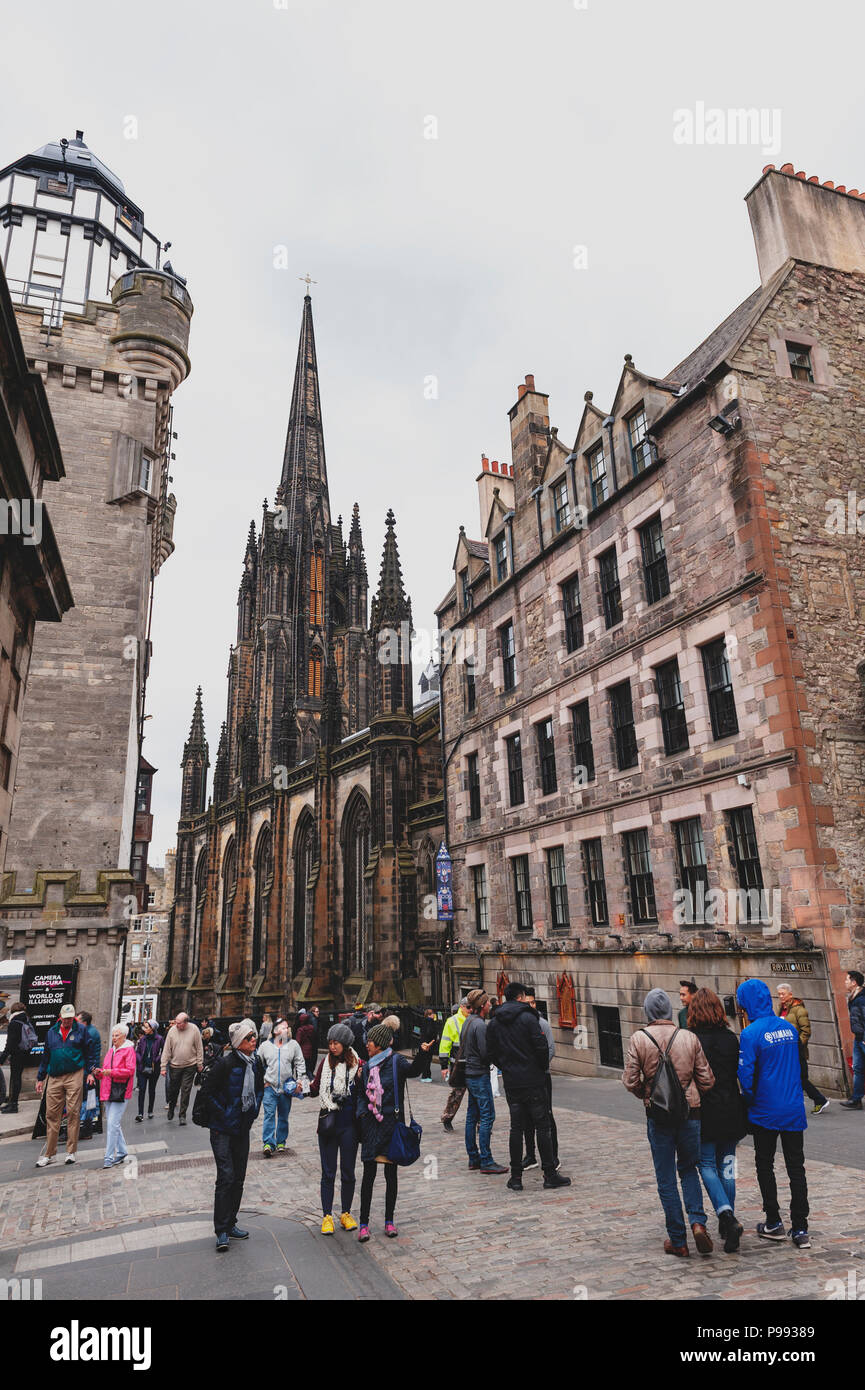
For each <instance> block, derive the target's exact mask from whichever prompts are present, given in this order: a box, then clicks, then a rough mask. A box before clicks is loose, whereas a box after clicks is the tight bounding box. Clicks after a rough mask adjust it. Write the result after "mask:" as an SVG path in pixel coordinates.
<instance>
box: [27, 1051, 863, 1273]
mask: <svg viewBox="0 0 865 1390" xmlns="http://www.w3.org/2000/svg"><path fill="white" fill-rule="evenodd" d="M410 1091H411V1099H412V1105H413V1107H414V1111H415V1114H416V1116H417V1118H418V1119H419V1120H420V1121H421V1123H422V1124H423V1126H424V1143H423V1157H422V1160H421V1162H420V1163H418V1164H417V1165H415V1167H413V1168H410V1169H408V1170H403V1172H402V1173H401V1174H400V1194H399V1202H398V1206H397V1223H398V1225H399V1229H400V1236H399V1239H398V1240H395V1241H387V1240H385V1238H384V1235H383V1231H382V1225H383V1214H382V1213H383V1195H384V1194H383V1184H382V1183H381V1182H379V1184H378V1186H377V1191H376V1194H375V1197H374V1201H373V1220H372V1230H373V1238H372V1240H371V1241H370V1243H369V1245H367V1246H366V1247H362V1246H360V1245H359V1244H358V1242H357V1240H356V1238H355V1237H354V1236H353V1235H348V1234H344V1233H342V1232H339V1231H338V1233H337V1235H336V1236H331V1237H327V1236H322V1235H321V1234H320V1232H319V1226H320V1221H321V1216H320V1211H319V1206H318V1181H319V1165H318V1152H317V1146H316V1142H315V1121H316V1115H317V1107H316V1106H315V1105H314V1104H310V1103H296V1104H295V1106H294V1108H293V1111H292V1117H291V1132H290V1137H289V1145H290V1148H291V1150H292V1152H291V1153H290V1154H286V1155H285V1156H283V1157H281V1158H278V1159H273V1160H271V1161H268V1162H265V1161H264V1160H263V1159H262V1158H261V1156H260V1152H259V1151H258V1149H257V1141H258V1138H259V1134H260V1122H259V1123H258V1124H257V1125H256V1128H255V1130H254V1131H253V1139H254V1148H253V1153H252V1157H251V1161H250V1165H249V1173H248V1177H247V1183H246V1191H245V1198H244V1204H243V1207H242V1213H241V1215H242V1219H243V1221H244V1222H245V1223H246V1224H248V1225H249V1227H250V1228H251V1230H252V1233H253V1238H252V1239H251V1240H250V1241H248V1242H245V1243H243V1244H238V1243H235V1244H233V1245H232V1249H231V1251H230V1253H229V1256H228V1257H227V1258H226V1259H217V1257H216V1255H215V1253H214V1249H213V1234H212V1228H211V1221H210V1214H211V1200H212V1192H213V1177H214V1170H213V1162H212V1158H211V1155H210V1151H209V1148H208V1146H207V1136H206V1133H205V1132H204V1131H202V1130H199V1129H196V1128H195V1127H194V1126H192V1125H191V1124H190V1125H187V1127H186V1128H185V1129H182V1130H181V1129H178V1127H177V1125H176V1122H175V1124H173V1125H169V1124H168V1122H167V1121H166V1120H165V1119H164V1118H163V1117H164V1113H165V1112H164V1111H163V1110H161V1109H160V1111H159V1115H158V1117H157V1119H155V1120H154V1122H153V1123H152V1125H144V1126H139V1125H136V1124H135V1123H134V1122H133V1119H132V1115H131V1114H130V1115H129V1116H128V1122H127V1123H125V1126H124V1129H125V1133H126V1137H127V1143H128V1144H129V1146H130V1150H131V1151H133V1150H134V1151H135V1163H134V1164H133V1165H131V1166H130V1167H129V1169H128V1170H124V1169H122V1168H119V1169H115V1170H114V1171H103V1170H102V1168H101V1166H99V1165H101V1161H102V1147H101V1141H100V1140H99V1139H98V1138H97V1139H95V1140H94V1141H93V1143H92V1144H89V1145H84V1146H82V1150H81V1158H80V1161H79V1163H78V1164H77V1165H76V1167H75V1168H71V1167H69V1168H66V1167H65V1166H63V1165H62V1164H60V1165H59V1166H58V1167H55V1168H50V1169H48V1170H46V1171H41V1172H38V1173H37V1172H36V1171H35V1170H34V1169H33V1167H32V1165H33V1163H34V1162H35V1159H36V1157H37V1155H38V1152H39V1146H38V1145H37V1144H35V1143H32V1142H31V1141H28V1140H22V1139H15V1138H13V1139H7V1140H4V1141H3V1142H2V1143H0V1180H2V1183H3V1186H2V1189H0V1275H3V1276H5V1277H7V1278H9V1277H10V1276H18V1277H21V1278H31V1279H33V1278H41V1279H42V1297H43V1298H44V1299H49V1300H50V1299H60V1298H68V1297H70V1296H74V1295H75V1294H76V1293H77V1295H78V1296H79V1297H83V1298H88V1297H99V1298H104V1297H109V1298H128V1299H134V1298H137V1297H140V1296H141V1295H142V1293H143V1292H144V1291H145V1290H146V1292H147V1297H148V1298H151V1297H159V1298H168V1299H175V1298H202V1297H210V1296H213V1295H215V1294H217V1293H218V1292H219V1291H220V1290H222V1291H223V1292H224V1290H225V1287H226V1282H227V1281H228V1280H230V1281H231V1285H232V1289H233V1291H234V1292H233V1294H232V1296H236V1294H237V1292H238V1291H240V1290H243V1296H245V1297H247V1298H255V1299H266V1298H277V1299H296V1298H308V1299H321V1298H342V1299H346V1298H353V1297H355V1298H367V1299H369V1298H372V1299H383V1298H388V1299H391V1298H392V1299H398V1298H408V1299H454V1298H456V1299H461V1298H473V1299H515V1298H526V1297H530V1298H532V1299H563V1298H564V1299H588V1300H593V1299H599V1300H610V1299H649V1298H651V1299H658V1298H660V1299H680V1298H686V1299H703V1300H705V1299H709V1300H738V1299H748V1300H767V1299H788V1300H789V1299H814V1300H821V1299H826V1298H827V1297H828V1296H829V1293H830V1292H831V1290H832V1287H833V1286H832V1285H831V1284H830V1282H829V1281H831V1280H834V1279H837V1280H841V1281H843V1284H844V1286H845V1288H846V1287H847V1285H848V1281H849V1275H850V1271H854V1274H855V1277H856V1278H858V1279H862V1278H863V1276H865V1216H863V1215H862V1212H861V1202H859V1200H858V1196H859V1194H860V1193H861V1187H862V1163H863V1161H865V1144H863V1142H862V1141H863V1139H865V1133H863V1129H862V1120H861V1117H860V1116H858V1115H847V1114H842V1112H840V1111H838V1110H837V1107H832V1108H831V1109H830V1111H828V1112H827V1114H826V1115H825V1116H822V1117H820V1118H819V1119H815V1120H814V1121H813V1122H812V1124H811V1128H810V1129H809V1131H808V1134H807V1136H806V1160H807V1172H808V1185H809V1195H810V1201H811V1222H810V1226H811V1236H812V1241H813V1248H812V1249H811V1250H810V1251H795V1250H793V1248H792V1247H791V1246H790V1245H789V1242H786V1243H785V1244H783V1245H772V1244H770V1243H768V1242H763V1241H760V1240H758V1239H757V1237H756V1236H755V1234H754V1227H755V1224H756V1222H757V1221H758V1220H761V1219H762V1211H761V1208H760V1204H759V1195H758V1191H757V1186H756V1180H755V1177H754V1171H753V1153H752V1150H751V1148H750V1144H749V1143H747V1142H746V1143H745V1144H743V1145H742V1146H741V1148H740V1150H739V1154H740V1163H739V1178H738V1182H739V1196H738V1201H737V1207H738V1211H739V1215H740V1219H741V1220H742V1222H743V1224H744V1226H745V1229H746V1235H745V1237H744V1239H743V1241H742V1246H741V1250H740V1253H739V1254H738V1255H725V1254H724V1253H723V1251H719V1250H717V1249H716V1251H715V1253H714V1254H713V1255H712V1256H710V1257H701V1256H698V1255H697V1254H696V1252H694V1251H693V1250H692V1255H691V1258H690V1259H689V1260H688V1261H678V1260H672V1259H669V1258H667V1257H665V1256H664V1254H663V1251H662V1243H663V1239H664V1234H665V1233H664V1227H663V1220H662V1214H661V1209H660V1204H659V1202H658V1197H657V1193H656V1190H655V1185H654V1181H653V1176H652V1172H651V1163H650V1156H649V1150H648V1146H647V1143H646V1138H645V1132H644V1129H643V1125H642V1122H641V1118H640V1114H639V1108H638V1106H637V1105H636V1103H635V1102H631V1098H630V1097H627V1096H626V1095H625V1094H624V1092H623V1091H622V1088H621V1087H620V1086H618V1084H617V1083H615V1082H610V1081H606V1080H581V1081H571V1080H566V1079H564V1078H557V1079H556V1082H555V1098H556V1115H557V1121H558V1127H559V1139H560V1154H561V1158H562V1172H563V1173H566V1174H568V1175H569V1176H571V1178H572V1179H573V1185H572V1186H571V1187H570V1188H569V1189H564V1190H562V1191H561V1192H544V1191H543V1187H542V1183H543V1178H542V1174H541V1173H540V1171H539V1170H533V1171H532V1172H530V1173H527V1174H526V1175H525V1177H524V1192H523V1194H522V1195H519V1194H515V1193H512V1192H509V1191H508V1190H507V1188H506V1187H505V1183H506V1180H507V1179H506V1178H505V1177H482V1176H480V1175H479V1174H477V1173H473V1172H469V1171H468V1170H467V1166H466V1153H465V1147H464V1143H463V1137H462V1125H461V1123H460V1121H461V1120H462V1119H463V1118H464V1108H463V1109H462V1110H461V1111H460V1114H459V1115H458V1117H457V1122H456V1126H457V1127H456V1132H455V1133H454V1134H452V1135H448V1134H445V1133H444V1131H443V1130H442V1128H441V1125H440V1123H439V1115H440V1113H441V1109H442V1106H443V1103H444V1098H445V1089H444V1087H443V1086H442V1085H441V1084H440V1083H436V1084H435V1085H433V1086H422V1085H419V1084H417V1083H415V1084H412V1085H411V1086H410ZM497 1116H498V1118H497V1123H496V1128H495V1130H494V1134H493V1152H494V1155H495V1157H496V1158H498V1159H499V1160H505V1159H506V1156H507V1110H506V1106H505V1102H504V1099H503V1098H502V1099H500V1100H499V1101H498V1102H497ZM854 1130H855V1132H854ZM136 1141H138V1145H137V1147H136ZM839 1147H840V1148H843V1151H844V1154H845V1155H846V1156H847V1157H848V1162H847V1163H842V1164H835V1163H832V1162H830V1161H828V1159H829V1156H830V1154H831V1153H832V1152H834V1151H836V1150H837V1149H838V1148H839ZM856 1153H858V1154H859V1159H858V1162H857V1161H855V1160H854V1157H853V1156H854V1154H856ZM779 1164H780V1158H779ZM778 1171H779V1191H780V1193H781V1196H782V1213H783V1215H784V1219H785V1223H786V1212H783V1207H784V1194H785V1177H784V1174H783V1165H780V1167H779V1169H778ZM356 1213H357V1206H356V1202H355V1214H356ZM709 1229H710V1231H711V1232H714V1231H715V1229H716V1222H715V1220H714V1217H713V1218H711V1220H710V1222H709ZM238 1264H240V1266H241V1268H240V1270H238Z"/></svg>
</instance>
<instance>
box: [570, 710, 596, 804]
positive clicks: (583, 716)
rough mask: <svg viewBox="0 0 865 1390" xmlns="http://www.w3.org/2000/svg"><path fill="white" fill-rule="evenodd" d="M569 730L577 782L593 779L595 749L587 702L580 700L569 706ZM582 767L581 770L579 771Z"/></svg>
mask: <svg viewBox="0 0 865 1390" xmlns="http://www.w3.org/2000/svg"><path fill="white" fill-rule="evenodd" d="M571 732H572V734H573V738H574V767H575V769H576V777H577V780H578V781H579V782H581V783H582V782H593V781H594V780H595V750H594V746H593V744H592V725H591V720H590V718H589V702H588V700H581V701H580V703H579V704H578V705H573V706H572V707H571ZM581 769H582V771H581Z"/></svg>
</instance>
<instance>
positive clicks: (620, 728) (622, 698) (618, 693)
mask: <svg viewBox="0 0 865 1390" xmlns="http://www.w3.org/2000/svg"><path fill="white" fill-rule="evenodd" d="M609 694H610V713H611V716H612V724H613V739H614V743H615V749H616V767H617V768H618V769H619V771H620V772H624V771H625V769H626V768H629V767H636V765H637V762H638V761H639V759H638V755H637V734H636V730H635V728H634V706H633V704H632V701H631V682H630V681H622V683H621V684H620V685H614V686H612V687H611V688H610V692H609Z"/></svg>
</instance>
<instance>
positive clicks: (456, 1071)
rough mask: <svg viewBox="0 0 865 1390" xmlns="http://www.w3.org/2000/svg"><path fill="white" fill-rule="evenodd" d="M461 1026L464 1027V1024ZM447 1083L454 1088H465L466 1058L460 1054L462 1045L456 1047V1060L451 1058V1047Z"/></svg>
mask: <svg viewBox="0 0 865 1390" xmlns="http://www.w3.org/2000/svg"><path fill="white" fill-rule="evenodd" d="M463 1027H465V1024H464V1025H463ZM448 1085H449V1086H453V1087H454V1089H455V1090H463V1091H464V1090H465V1086H466V1059H465V1057H463V1056H462V1046H459V1047H457V1057H456V1061H454V1060H453V1049H451V1068H450V1071H449V1072H448Z"/></svg>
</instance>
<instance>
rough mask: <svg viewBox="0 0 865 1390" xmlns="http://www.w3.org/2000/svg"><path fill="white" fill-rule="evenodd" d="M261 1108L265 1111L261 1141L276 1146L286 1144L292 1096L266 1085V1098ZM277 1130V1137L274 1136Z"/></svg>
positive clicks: (272, 1146)
mask: <svg viewBox="0 0 865 1390" xmlns="http://www.w3.org/2000/svg"><path fill="white" fill-rule="evenodd" d="M261 1108H262V1110H263V1112H264V1128H263V1129H262V1132H261V1142H262V1143H263V1144H269V1145H270V1147H271V1148H274V1146H275V1145H276V1144H284V1143H285V1141H286V1139H287V1138H288V1116H289V1111H290V1110H291V1096H287V1095H286V1094H285V1092H284V1091H280V1092H279V1094H277V1092H276V1091H275V1090H274V1089H273V1087H272V1086H265V1088H264V1100H263V1101H262V1104H261ZM274 1130H275V1137H274Z"/></svg>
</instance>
